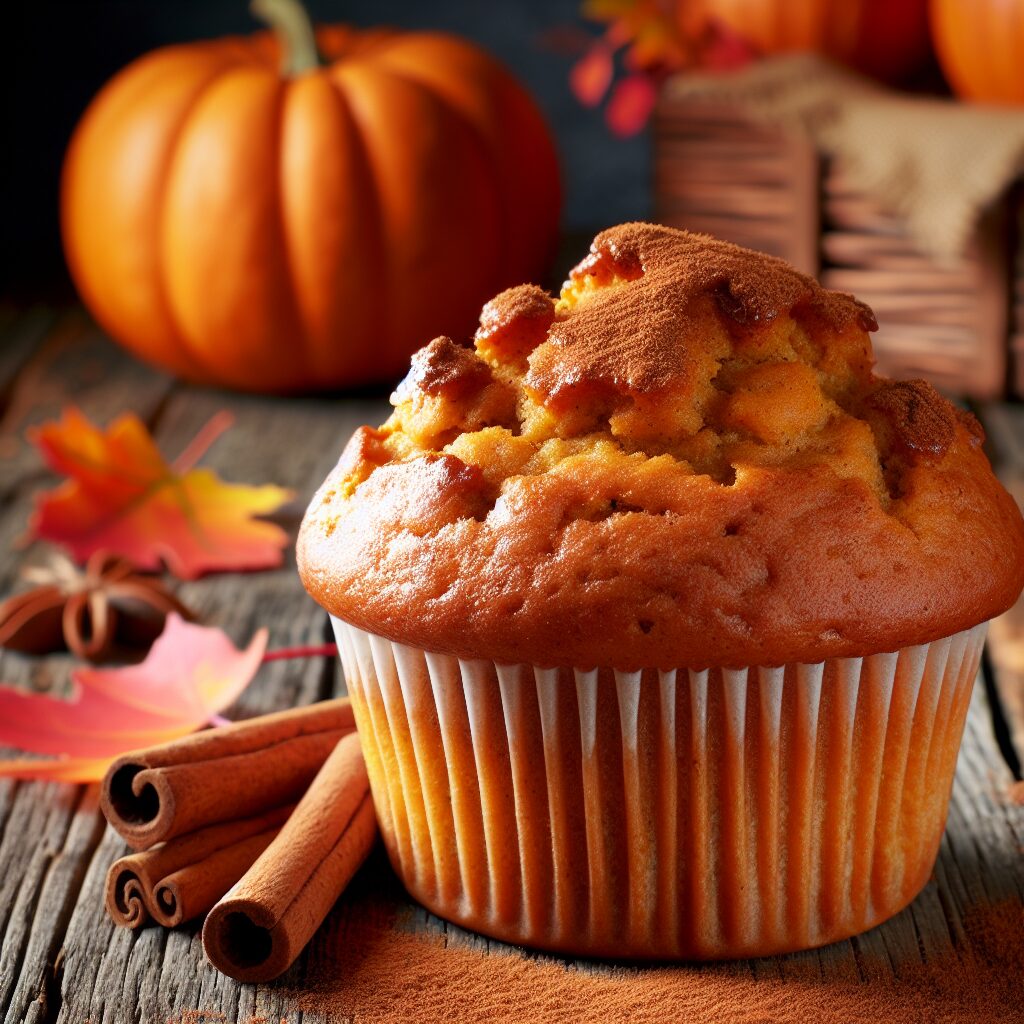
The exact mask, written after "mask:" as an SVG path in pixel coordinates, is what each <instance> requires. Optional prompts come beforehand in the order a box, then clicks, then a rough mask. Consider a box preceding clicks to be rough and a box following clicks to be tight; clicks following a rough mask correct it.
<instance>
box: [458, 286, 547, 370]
mask: <svg viewBox="0 0 1024 1024" xmlns="http://www.w3.org/2000/svg"><path fill="white" fill-rule="evenodd" d="M554 318H555V301H554V299H552V298H551V296H550V295H548V293H547V292H546V291H544V289H543V288H539V287H538V286H537V285H535V284H521V285H519V286H518V287H516V288H508V289H506V290H505V291H503V292H501V293H500V294H499V295H496V296H495V297H494V298H493V299H491V301H490V302H488V303H487V305H486V306H484V308H483V310H482V312H481V313H480V327H479V328H478V329H477V332H476V339H475V340H476V345H477V347H478V348H479V349H480V351H481V352H484V353H493V354H494V355H496V356H497V357H498V358H506V359H509V360H512V361H517V360H520V359H525V357H526V356H528V355H529V354H530V352H532V351H533V350H534V349H535V348H536V347H537V346H538V345H539V344H540V343H541V342H542V341H543V340H544V338H545V337H546V336H547V332H548V328H549V327H550V326H551V321H552V320H554Z"/></svg>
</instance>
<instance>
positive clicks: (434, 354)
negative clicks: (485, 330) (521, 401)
mask: <svg viewBox="0 0 1024 1024" xmlns="http://www.w3.org/2000/svg"><path fill="white" fill-rule="evenodd" d="M490 376H491V372H490V370H489V369H488V367H487V364H486V363H484V362H483V361H482V360H480V359H478V358H477V356H476V353H474V351H473V350H472V349H471V348H464V347H463V346H461V345H456V344H455V342H454V341H452V339H451V338H447V337H444V336H442V337H440V338H435V339H434V340H433V341H432V342H431V343H430V344H429V345H427V346H426V348H421V349H420V350H419V352H417V353H416V354H415V355H414V356H413V357H412V367H411V369H410V370H409V372H408V374H406V377H405V380H403V381H402V383H401V384H399V386H398V391H397V395H398V396H399V397H404V396H406V395H408V394H411V393H412V392H414V391H422V392H423V393H424V394H427V395H435V396H437V395H444V396H445V397H447V398H452V399H458V398H460V397H462V396H463V395H465V394H467V393H468V392H470V391H473V390H474V389H476V388H481V387H483V386H484V385H485V384H486V383H487V382H488V380H489V379H490Z"/></svg>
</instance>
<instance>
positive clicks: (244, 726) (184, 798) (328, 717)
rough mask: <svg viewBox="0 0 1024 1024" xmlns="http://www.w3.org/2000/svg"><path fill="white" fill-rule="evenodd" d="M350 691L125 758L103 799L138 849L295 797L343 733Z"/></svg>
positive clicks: (348, 726) (348, 724)
mask: <svg viewBox="0 0 1024 1024" xmlns="http://www.w3.org/2000/svg"><path fill="white" fill-rule="evenodd" d="M354 728H355V719H354V717H353V715H352V708H351V706H350V705H349V702H348V699H347V698H339V699H337V700H329V701H323V702H321V703H319V704H311V705H309V706H307V707H301V708H293V709H291V710H289V711H281V712H277V713H276V714H272V715H262V716H260V717H259V718H253V719H250V720H248V721H243V722H233V723H232V724H230V725H226V726H222V727H220V728H216V729H208V730H205V731H203V732H197V733H193V734H192V735H190V736H186V737H184V738H182V739H180V740H175V741H173V742H171V743H165V744H163V745H161V746H158V747H150V748H148V749H146V750H138V751H134V752H132V753H129V754H124V755H122V756H121V757H119V758H118V759H117V760H116V761H115V762H114V763H113V764H112V765H111V766H110V768H109V769H108V771H107V774H106V777H105V778H104V780H103V786H102V791H101V797H100V806H101V807H102V809H103V813H104V814H105V815H106V817H107V820H108V821H109V822H110V824H111V825H113V826H114V828H115V829H116V830H117V831H118V832H119V833H120V834H121V835H122V836H123V837H124V839H125V840H126V842H127V843H128V845H129V846H131V847H132V848H134V849H136V850H141V849H146V848H148V847H150V846H153V845H155V844H156V843H160V842H166V841H167V840H168V839H173V838H174V837H175V836H180V835H183V834H185V833H186V832H193V831H195V830H196V829H200V828H204V827H205V826H207V825H212V824H215V823H217V822H222V821H227V820H231V819H236V818H243V817H250V816H253V815H258V814H261V813H262V812H263V811H265V810H267V809H268V808H270V807H276V806H280V805H281V804H285V803H292V802H294V801H295V800H297V799H298V798H299V797H300V796H301V795H302V793H303V792H304V791H305V789H306V787H307V786H308V785H309V783H310V782H311V781H312V779H313V777H314V776H315V775H316V773H317V771H318V770H319V768H320V766H321V765H322V764H323V762H324V760H325V759H326V758H327V756H328V755H329V754H330V752H331V751H332V750H333V749H334V746H335V745H336V744H337V742H338V740H339V739H341V737H342V736H344V735H346V734H347V733H349V732H351V731H352V730H353V729H354Z"/></svg>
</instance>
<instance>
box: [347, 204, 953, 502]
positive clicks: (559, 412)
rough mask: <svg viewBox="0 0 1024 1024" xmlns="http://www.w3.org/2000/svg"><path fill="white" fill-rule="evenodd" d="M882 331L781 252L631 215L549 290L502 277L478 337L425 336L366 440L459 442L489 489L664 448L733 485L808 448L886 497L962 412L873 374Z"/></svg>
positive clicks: (385, 443)
mask: <svg viewBox="0 0 1024 1024" xmlns="http://www.w3.org/2000/svg"><path fill="white" fill-rule="evenodd" d="M876 327H877V325H876V323H875V320H874V316H873V315H872V313H871V310H870V309H869V308H868V307H867V306H865V305H864V304H863V303H861V302H859V301H857V300H856V299H854V298H853V297H852V296H849V295H845V294H842V293H838V292H830V291H826V290H825V289H824V288H822V287H821V286H820V285H818V284H817V283H816V282H815V281H813V280H812V279H811V278H809V277H806V276H805V275H803V274H800V273H798V272H797V271H796V270H794V269H793V268H792V267H790V266H789V265H788V264H786V263H785V262H784V261H782V260H779V259H775V258H773V257H770V256H764V255H762V254H759V253H753V252H750V251H748V250H745V249H741V248H740V247H738V246H735V245H730V244H728V243H726V242H720V241H717V240H716V239H713V238H709V237H707V236H703V235H693V234H689V233H688V232H683V231H676V230H673V229H671V228H665V227H657V226H654V225H648V224H626V225H623V226H621V227H618V228H615V229H612V230H610V231H606V232H604V233H603V234H600V235H598V236H597V238H596V239H595V241H594V244H593V246H592V247H591V252H590V255H589V256H588V257H587V258H586V259H584V260H583V261H582V262H581V263H580V264H579V265H578V266H577V267H576V268H575V269H574V270H573V271H572V273H571V275H570V278H569V280H568V281H567V282H566V284H565V286H564V287H563V289H562V293H561V296H560V297H559V298H558V299H557V300H555V299H553V298H552V297H551V296H549V295H548V294H546V293H545V292H544V291H543V290H542V289H540V288H538V287H536V286H534V285H523V286H520V287H518V288H511V289H509V290H507V291H505V292H503V293H501V294H500V295H498V296H497V297H496V298H495V299H493V300H491V302H489V303H488V304H487V305H486V306H485V307H484V310H483V312H482V314H481V320H480V328H479V330H478V332H477V334H476V337H475V339H474V347H468V346H466V345H462V344H458V343H456V342H455V341H453V340H452V339H451V338H447V337H442V338H436V339H435V340H434V341H432V342H431V343H430V344H429V345H428V346H427V347H426V348H424V349H421V350H420V352H418V353H417V354H416V355H415V356H414V357H413V364H412V369H411V370H410V372H409V374H408V376H407V377H406V378H405V380H404V381H403V382H402V384H401V385H400V386H399V388H398V390H397V391H396V392H395V395H394V396H393V397H392V401H393V403H394V405H395V407H396V411H395V413H394V415H393V416H392V417H391V419H389V420H388V422H387V423H385V424H384V425H383V427H382V428H381V429H380V432H379V433H378V434H377V435H376V437H375V440H376V441H378V442H379V443H378V444H377V445H376V447H375V449H374V450H375V451H376V453H377V455H378V457H379V458H380V459H381V460H383V462H384V463H386V462H392V461H396V460H397V461H405V460H408V459H410V458H415V457H417V456H421V455H425V454H428V453H435V454H440V453H447V454H451V455H454V456H456V457H457V458H459V459H461V460H462V461H463V462H465V463H467V464H468V465H473V466H478V467H479V468H480V470H481V473H482V476H483V478H484V480H486V482H487V483H488V484H489V485H490V488H491V491H492V496H493V497H495V498H496V497H497V492H498V491H500V488H501V485H502V483H503V481H504V480H506V479H508V478H510V477H517V476H522V475H530V474H534V473H539V472H547V471H549V470H551V469H553V468H554V467H555V466H557V465H559V464H560V463H563V462H565V461H566V460H571V459H576V460H578V459H580V458H583V457H587V456H594V457H597V458H600V459H601V460H602V461H603V462H604V463H605V464H608V463H611V462H615V461H617V460H619V461H621V460H624V459H631V460H632V462H634V463H635V462H636V461H637V458H640V459H643V458H644V457H646V458H656V457H659V456H667V457H668V458H669V459H670V460H671V462H672V472H676V473H685V474H691V473H696V474H704V475H707V476H710V477H711V478H712V479H714V480H715V481H717V482H720V483H728V484H733V483H734V482H735V474H736V471H737V470H738V469H742V468H743V467H745V466H755V465H775V466H791V467H799V466H806V465H809V464H810V463H812V462H815V461H820V462H828V463H829V464H831V465H832V466H833V468H834V469H835V470H836V471H837V472H838V473H839V474H840V475H849V476H857V477H859V478H861V479H862V480H864V481H865V482H866V483H867V484H868V485H869V486H870V487H871V488H872V489H873V490H874V491H875V493H876V494H877V495H878V498H879V501H880V502H881V503H882V504H883V505H886V506H887V505H888V502H889V498H891V497H892V496H893V495H894V494H896V493H898V491H899V477H900V474H901V471H902V468H903V467H904V464H905V463H906V462H907V461H908V460H910V461H913V460H914V459H915V458H926V457H931V458H935V457H941V455H942V454H943V453H944V451H945V449H946V448H947V447H948V446H949V444H950V443H951V442H952V436H953V432H954V423H955V419H956V413H955V412H954V410H953V408H952V407H951V406H950V405H949V403H947V402H946V401H945V400H944V399H943V398H942V397H941V396H940V395H939V394H938V393H937V392H936V391H935V390H934V389H933V388H932V387H931V386H930V385H927V384H925V383H923V382H916V383H914V384H913V385H909V386H908V385H905V384H890V383H888V382H882V381H879V380H878V379H877V378H875V377H874V376H873V375H872V373H871V365H872V356H871V349H870V343H869V341H868V338H867V333H866V332H867V331H868V330H874V329H876ZM923 431H925V432H927V435H928V436H927V438H922V437H921V436H920V435H921V434H922V432H923ZM887 469H888V470H889V473H888V483H887V482H886V470H887ZM367 470H369V471H370V472H372V471H373V464H372V460H371V463H370V464H369V465H367V464H365V463H364V464H362V465H361V466H360V467H358V468H355V478H354V481H353V482H354V484H355V485H356V486H358V484H359V483H361V482H362V479H364V478H365V477H364V474H365V473H366V472H367Z"/></svg>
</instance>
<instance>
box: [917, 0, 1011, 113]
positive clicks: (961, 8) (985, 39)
mask: <svg viewBox="0 0 1024 1024" xmlns="http://www.w3.org/2000/svg"><path fill="white" fill-rule="evenodd" d="M931 26H932V36H933V38H934V40H935V51H936V53H937V54H938V57H939V62H940V63H941V65H942V71H943V74H945V76H946V79H947V81H948V82H949V84H950V85H951V86H952V87H953V89H954V91H955V92H956V93H957V94H958V95H959V96H963V97H964V98H965V99H969V100H981V101H982V102H986V103H1024V0H932V4H931Z"/></svg>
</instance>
